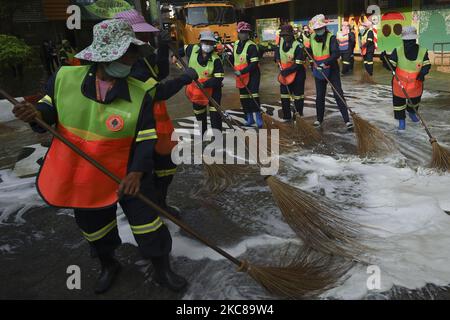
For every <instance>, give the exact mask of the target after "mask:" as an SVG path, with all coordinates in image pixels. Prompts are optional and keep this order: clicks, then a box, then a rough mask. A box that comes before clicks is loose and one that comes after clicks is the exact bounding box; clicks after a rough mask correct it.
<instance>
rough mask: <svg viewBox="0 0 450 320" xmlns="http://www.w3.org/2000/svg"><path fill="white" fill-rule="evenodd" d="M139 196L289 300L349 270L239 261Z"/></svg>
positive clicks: (306, 263)
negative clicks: (262, 264)
mask: <svg viewBox="0 0 450 320" xmlns="http://www.w3.org/2000/svg"><path fill="white" fill-rule="evenodd" d="M0 94H1V95H3V96H4V97H5V98H7V99H8V100H9V101H10V102H11V103H12V104H13V105H17V104H18V103H19V102H18V101H17V100H15V99H14V98H13V97H12V96H10V95H9V94H7V93H6V92H5V91H3V90H1V89H0ZM35 122H36V123H37V124H38V125H39V126H40V127H42V128H43V129H45V130H47V131H48V132H50V133H51V134H52V135H53V136H54V137H55V138H57V139H59V140H60V141H61V142H62V143H64V144H65V145H66V146H67V147H68V148H69V149H70V150H72V151H73V152H75V153H76V154H77V155H79V156H80V157H82V158H83V159H85V160H86V161H87V162H88V163H90V164H91V165H93V166H94V167H95V168H97V169H98V170H100V171H101V172H102V173H104V174H105V175H106V176H108V177H109V178H110V179H111V180H113V181H114V182H116V183H117V184H118V185H119V184H120V183H121V180H120V178H119V177H117V176H115V175H114V174H113V173H111V172H110V171H108V169H106V168H105V167H104V166H103V165H102V164H100V163H99V162H97V161H96V160H95V159H93V158H91V157H90V156H89V155H87V154H86V153H84V152H83V151H82V150H80V149H79V148H78V147H77V146H76V145H74V144H73V143H72V142H70V141H68V140H67V139H66V138H65V137H64V136H62V135H61V134H60V133H59V132H58V131H57V130H55V129H53V128H52V127H51V126H49V125H48V124H47V123H45V122H44V121H43V120H41V119H39V118H35ZM136 197H137V198H138V199H140V200H141V201H142V202H144V203H145V204H147V205H148V206H149V207H150V208H152V209H154V210H156V212H158V213H159V214H161V215H162V216H164V217H165V218H167V219H169V220H170V221H172V222H173V223H175V224H176V225H177V226H179V227H180V228H181V229H183V230H184V231H186V232H187V233H188V234H190V235H191V236H193V237H194V238H195V239H197V240H198V241H200V242H201V243H203V244H204V245H206V246H208V247H210V248H211V249H213V250H214V251H215V252H217V253H218V254H220V255H221V256H223V257H225V258H226V259H228V260H229V261H231V262H232V263H234V264H235V265H236V266H237V267H238V269H237V271H240V272H246V273H248V274H249V275H250V276H251V277H252V278H253V279H254V280H255V281H256V282H258V283H259V284H260V285H261V286H263V287H264V288H266V289H267V290H268V291H269V292H271V293H273V294H276V295H280V296H282V297H287V298H294V299H295V298H303V297H305V296H309V295H311V294H318V293H320V292H322V291H323V290H326V289H329V288H331V287H332V286H334V285H335V284H336V281H337V280H339V278H340V277H341V276H343V275H344V274H345V272H346V271H347V270H348V268H338V269H329V268H327V267H328V266H327V265H326V264H325V263H324V261H320V260H315V261H307V260H298V259H296V260H293V261H292V262H291V263H290V264H289V265H287V266H276V267H267V266H258V265H253V264H250V263H249V262H248V261H246V260H239V259H237V258H235V257H234V256H232V255H230V254H229V253H228V252H226V251H224V250H223V249H221V248H219V247H217V246H215V245H214V244H212V243H211V242H210V241H209V240H207V239H206V238H204V237H202V236H201V235H199V234H198V233H197V232H196V231H194V230H193V229H192V228H191V227H190V226H188V225H187V224H185V223H184V222H182V221H180V220H178V219H176V218H175V217H174V216H172V215H171V214H170V213H168V212H167V211H166V210H164V209H163V208H161V207H160V206H158V205H157V204H155V203H153V202H152V201H151V200H150V199H148V198H147V197H146V196H145V195H144V194H142V193H141V192H139V193H138V194H137V195H136Z"/></svg>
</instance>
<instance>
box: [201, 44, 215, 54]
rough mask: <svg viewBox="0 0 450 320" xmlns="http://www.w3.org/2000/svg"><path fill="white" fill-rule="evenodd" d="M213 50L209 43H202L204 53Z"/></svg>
mask: <svg viewBox="0 0 450 320" xmlns="http://www.w3.org/2000/svg"><path fill="white" fill-rule="evenodd" d="M213 50H214V46H211V45H209V44H202V51H203V52H206V53H210V52H212V51H213Z"/></svg>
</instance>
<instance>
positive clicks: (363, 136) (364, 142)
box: [304, 49, 395, 157]
mask: <svg viewBox="0 0 450 320" xmlns="http://www.w3.org/2000/svg"><path fill="white" fill-rule="evenodd" d="M304 51H305V53H306V54H307V55H308V57H309V59H310V61H312V62H313V64H314V66H315V67H316V68H318V65H317V62H316V61H315V60H314V58H313V57H312V56H311V54H310V53H309V52H308V50H306V49H304ZM317 70H318V71H319V72H320V73H321V74H322V76H323V77H324V79H325V80H326V81H327V82H328V84H329V85H330V86H331V88H332V89H333V91H334V93H335V94H336V95H337V96H338V97H339V99H340V100H341V101H342V103H343V104H344V105H345V106H346V107H347V109H348V110H349V111H350V115H351V116H352V119H353V125H354V127H355V129H354V131H355V134H356V140H357V142H358V154H359V155H360V156H363V157H366V156H376V155H384V154H388V153H391V152H392V151H393V150H395V146H394V142H393V141H392V139H390V138H389V137H387V136H386V135H385V134H384V133H383V132H382V131H381V130H380V129H379V128H378V127H376V126H374V125H373V124H370V123H369V122H368V121H367V120H364V119H363V118H361V117H360V116H359V115H358V114H357V113H356V112H354V111H353V110H352V108H350V107H349V106H348V104H347V102H346V101H345V99H344V97H343V96H342V95H341V94H340V93H339V92H338V91H337V90H336V88H335V87H334V85H333V84H332V83H331V81H330V79H328V77H327V76H326V75H325V74H324V73H323V72H322V71H321V70H320V69H317Z"/></svg>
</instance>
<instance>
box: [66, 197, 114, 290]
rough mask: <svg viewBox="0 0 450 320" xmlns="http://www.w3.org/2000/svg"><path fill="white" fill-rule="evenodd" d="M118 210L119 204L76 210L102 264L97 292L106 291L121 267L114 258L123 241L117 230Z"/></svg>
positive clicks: (77, 220) (82, 229) (87, 237)
mask: <svg viewBox="0 0 450 320" xmlns="http://www.w3.org/2000/svg"><path fill="white" fill-rule="evenodd" d="M116 210H117V205H114V206H112V207H109V208H106V209H99V210H83V209H75V210H74V213H75V221H76V223H77V225H78V227H79V228H80V229H81V232H82V234H83V236H84V238H85V239H86V240H87V241H88V242H89V245H90V246H91V250H92V251H94V252H95V254H96V255H97V256H98V258H99V260H100V264H101V266H102V270H101V273H100V276H99V278H98V280H97V282H96V285H95V292H96V293H104V292H106V291H107V290H108V289H109V288H110V287H111V285H112V284H113V282H114V278H115V276H116V275H117V273H118V271H119V269H120V264H119V262H117V261H116V260H115V259H114V251H115V250H116V248H117V247H118V246H119V245H120V244H121V243H122V242H121V240H120V237H119V231H118V230H117V220H116Z"/></svg>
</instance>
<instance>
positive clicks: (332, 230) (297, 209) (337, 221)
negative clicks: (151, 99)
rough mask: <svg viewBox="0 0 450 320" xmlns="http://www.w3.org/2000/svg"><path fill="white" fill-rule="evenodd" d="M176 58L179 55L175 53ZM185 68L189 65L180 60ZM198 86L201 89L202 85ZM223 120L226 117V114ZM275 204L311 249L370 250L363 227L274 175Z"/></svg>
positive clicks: (354, 254) (353, 255)
mask: <svg viewBox="0 0 450 320" xmlns="http://www.w3.org/2000/svg"><path fill="white" fill-rule="evenodd" d="M174 54H175V55H177V54H176V53H175V52H174ZM177 58H178V61H180V62H182V63H183V66H184V67H185V68H186V67H187V66H186V63H185V62H184V61H183V60H182V59H180V58H179V57H177ZM199 86H201V85H200V84H199ZM216 109H217V111H218V112H220V113H222V114H223V113H224V112H225V111H224V109H223V108H222V107H221V106H220V105H219V104H217V106H216ZM222 117H226V116H225V115H224V114H223V115H222ZM237 127H238V128H239V129H240V130H236V132H238V133H239V134H238V137H239V138H241V139H244V136H243V135H242V132H243V129H242V128H241V127H240V125H239V124H238V125H237ZM243 142H244V145H245V147H246V149H247V151H248V152H249V153H250V156H251V158H253V159H255V161H256V163H257V165H258V167H260V168H261V167H262V165H261V163H260V162H259V161H258V157H257V156H255V155H252V154H251V152H250V149H249V148H247V145H246V144H245V141H243ZM265 181H266V182H267V184H268V186H269V188H270V190H271V191H272V195H273V197H274V199H275V202H276V203H277V204H278V206H279V208H280V210H281V212H282V214H283V216H284V217H285V219H286V222H287V223H288V224H289V226H290V227H291V228H292V229H293V230H294V231H295V232H296V233H297V235H298V236H299V237H300V238H301V239H302V240H303V242H304V243H306V244H307V245H309V246H311V247H312V248H314V249H316V250H318V251H321V252H324V253H327V254H334V255H341V256H345V257H348V258H351V259H355V260H357V259H359V258H358V257H359V256H361V255H362V254H363V253H364V251H365V250H366V249H367V248H363V247H362V246H361V245H360V244H359V243H358V240H359V239H361V235H360V229H361V226H360V225H359V224H358V223H356V222H354V221H352V220H351V219H349V218H346V217H344V215H342V214H341V215H340V214H338V213H336V212H334V211H333V210H332V209H331V208H329V206H328V205H327V204H326V203H325V202H324V201H321V200H320V199H319V198H317V197H315V196H314V195H312V194H310V193H308V192H306V191H303V190H301V189H298V188H295V187H292V186H290V185H288V184H287V183H284V182H283V181H281V180H279V179H278V178H276V177H274V176H267V177H266V178H265Z"/></svg>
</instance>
